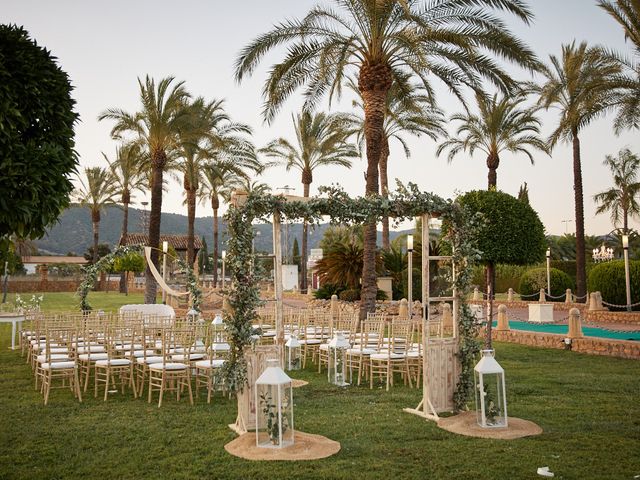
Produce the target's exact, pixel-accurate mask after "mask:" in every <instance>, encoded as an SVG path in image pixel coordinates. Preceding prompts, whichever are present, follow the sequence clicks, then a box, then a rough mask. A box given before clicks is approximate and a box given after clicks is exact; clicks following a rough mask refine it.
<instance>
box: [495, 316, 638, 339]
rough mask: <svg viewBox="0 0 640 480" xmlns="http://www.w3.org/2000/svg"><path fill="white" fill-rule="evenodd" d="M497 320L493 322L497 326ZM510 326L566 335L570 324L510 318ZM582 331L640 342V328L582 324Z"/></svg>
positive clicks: (586, 334) (603, 336) (590, 335)
mask: <svg viewBox="0 0 640 480" xmlns="http://www.w3.org/2000/svg"><path fill="white" fill-rule="evenodd" d="M496 323H497V322H493V325H494V326H495V325H496ZM509 327H511V328H512V329H513V330H526V331H528V332H542V333H554V334H556V335H566V334H567V333H568V332H569V325H555V324H544V323H541V324H536V323H529V322H519V321H517V320H509ZM582 333H583V335H584V336H585V337H598V338H609V339H613V340H635V341H637V342H640V330H637V331H632V332H623V331H620V330H607V329H604V328H598V327H585V326H584V325H583V326H582Z"/></svg>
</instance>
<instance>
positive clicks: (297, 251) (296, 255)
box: [291, 237, 301, 267]
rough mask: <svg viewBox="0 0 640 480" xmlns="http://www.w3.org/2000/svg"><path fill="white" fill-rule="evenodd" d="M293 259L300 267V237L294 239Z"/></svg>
mask: <svg viewBox="0 0 640 480" xmlns="http://www.w3.org/2000/svg"><path fill="white" fill-rule="evenodd" d="M291 257H292V259H293V264H294V265H297V266H298V267H300V259H301V258H300V245H299V244H298V237H295V238H294V239H293V248H292V249H291Z"/></svg>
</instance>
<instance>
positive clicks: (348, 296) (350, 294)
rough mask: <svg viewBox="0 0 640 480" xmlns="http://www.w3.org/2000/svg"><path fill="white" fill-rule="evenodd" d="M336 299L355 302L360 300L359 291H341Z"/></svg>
mask: <svg viewBox="0 0 640 480" xmlns="http://www.w3.org/2000/svg"><path fill="white" fill-rule="evenodd" d="M338 298H339V299H340V300H344V301H345V302H356V301H358V300H360V290H358V289H355V288H350V289H349V290H343V291H342V292H340V293H339V294H338Z"/></svg>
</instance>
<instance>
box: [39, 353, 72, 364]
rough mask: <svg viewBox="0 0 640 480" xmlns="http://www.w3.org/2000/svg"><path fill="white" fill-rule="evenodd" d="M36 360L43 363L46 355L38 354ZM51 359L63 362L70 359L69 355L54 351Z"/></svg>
mask: <svg viewBox="0 0 640 480" xmlns="http://www.w3.org/2000/svg"><path fill="white" fill-rule="evenodd" d="M36 360H37V361H38V363H45V362H46V361H47V356H46V355H38V356H37V357H36ZM51 360H52V361H54V362H63V361H66V360H70V358H69V355H66V354H64V353H54V354H52V355H51Z"/></svg>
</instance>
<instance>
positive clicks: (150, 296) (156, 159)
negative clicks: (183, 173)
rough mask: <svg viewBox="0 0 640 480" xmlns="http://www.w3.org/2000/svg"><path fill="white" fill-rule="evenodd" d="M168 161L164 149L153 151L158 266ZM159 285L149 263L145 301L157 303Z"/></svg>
mask: <svg viewBox="0 0 640 480" xmlns="http://www.w3.org/2000/svg"><path fill="white" fill-rule="evenodd" d="M166 162H167V155H166V153H165V152H164V151H162V150H160V151H156V152H153V156H152V161H151V165H152V167H151V168H152V175H151V213H150V214H149V246H150V247H151V261H152V262H153V264H154V265H155V266H156V268H158V257H159V254H158V248H159V245H160V222H161V219H162V174H163V171H164V166H165V164H166ZM157 291H158V285H157V284H156V281H155V279H154V278H153V274H152V273H151V269H150V268H149V266H148V265H147V270H146V271H145V290H144V303H156V295H157Z"/></svg>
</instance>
